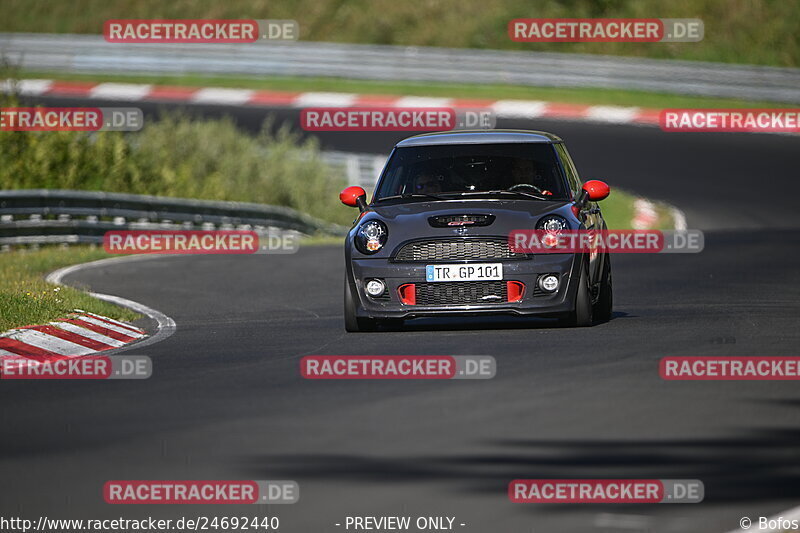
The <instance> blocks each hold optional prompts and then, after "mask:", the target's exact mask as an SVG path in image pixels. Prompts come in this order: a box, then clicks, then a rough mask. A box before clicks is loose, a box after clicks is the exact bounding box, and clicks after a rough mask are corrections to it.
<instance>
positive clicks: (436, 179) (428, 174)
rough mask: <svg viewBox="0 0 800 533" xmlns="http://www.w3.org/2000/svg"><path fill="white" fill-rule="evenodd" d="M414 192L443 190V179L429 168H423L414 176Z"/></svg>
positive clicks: (429, 192)
mask: <svg viewBox="0 0 800 533" xmlns="http://www.w3.org/2000/svg"><path fill="white" fill-rule="evenodd" d="M412 192H413V193H414V194H435V193H437V192H442V179H441V177H440V176H438V175H437V174H435V173H434V172H432V171H430V170H428V169H422V170H420V171H419V172H417V174H416V176H414V190H413V191H412Z"/></svg>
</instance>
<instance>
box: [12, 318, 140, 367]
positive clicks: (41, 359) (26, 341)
mask: <svg viewBox="0 0 800 533" xmlns="http://www.w3.org/2000/svg"><path fill="white" fill-rule="evenodd" d="M146 336H147V332H145V331H144V330H143V329H140V328H137V327H135V326H133V325H131V324H128V323H126V322H121V321H119V320H114V319H113V318H109V317H107V316H102V315H96V314H94V313H89V312H86V311H81V310H80V309H76V310H75V313H71V314H70V315H69V316H68V317H67V318H62V319H59V320H55V321H53V322H49V323H47V324H44V325H39V326H25V327H22V328H16V329H12V330H9V331H6V332H4V333H2V334H0V358H2V359H5V360H22V359H26V360H28V362H29V363H30V364H34V363H48V362H52V361H57V360H60V359H67V358H72V357H80V356H83V355H90V354H94V353H98V352H104V351H106V350H113V349H115V348H121V347H123V346H125V345H127V344H130V343H132V342H135V341H138V340H140V339H143V338H144V337H146Z"/></svg>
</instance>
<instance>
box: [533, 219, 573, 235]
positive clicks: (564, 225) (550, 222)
mask: <svg viewBox="0 0 800 533" xmlns="http://www.w3.org/2000/svg"><path fill="white" fill-rule="evenodd" d="M536 229H538V230H543V231H546V232H548V233H559V232H562V231H564V230H568V229H569V223H568V222H567V219H566V218H564V217H560V216H558V215H547V216H546V217H542V218H540V219H539V222H537V223H536Z"/></svg>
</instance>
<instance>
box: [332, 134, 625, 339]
mask: <svg viewBox="0 0 800 533" xmlns="http://www.w3.org/2000/svg"><path fill="white" fill-rule="evenodd" d="M608 193H609V189H608V186H607V185H606V184H605V183H603V182H601V181H597V180H592V181H589V182H586V183H585V184H581V182H580V181H579V178H578V172H577V170H576V169H575V165H574V164H573V162H572V159H571V158H570V156H569V153H568V152H567V149H566V147H565V146H564V143H563V141H562V140H561V139H560V138H559V137H557V136H555V135H553V134H551V133H545V132H537V131H512V130H493V131H475V132H472V131H453V132H443V133H430V134H424V135H418V136H415V137H410V138H408V139H405V140H403V141H401V142H399V143H398V144H397V145H396V146H395V148H394V150H393V151H392V153H391V155H390V156H389V160H388V162H387V164H386V167H385V168H384V170H383V172H382V174H381V177H380V179H379V180H378V183H377V185H376V188H375V193H374V195H373V198H372V202H370V203H367V199H366V193H365V191H364V189H362V188H361V187H348V188H346V189H345V190H344V191H342V193H341V194H340V196H339V197H340V199H341V200H342V202H343V203H345V204H346V205H349V206H353V207H358V208H359V210H360V215H359V216H358V218H357V219H356V221H355V222H354V224H353V227H352V229H351V230H350V232H349V233H348V235H347V238H346V241H345V257H346V276H345V284H344V316H345V328H346V329H347V331H369V330H373V329H376V328H377V327H378V326H379V325H382V324H383V325H386V326H392V327H395V328H396V327H398V326H401V325H402V323H403V320H405V319H411V318H417V317H432V316H464V315H486V314H513V315H530V316H540V317H550V318H557V319H559V322H560V324H562V325H569V326H589V325H591V324H592V323H594V322H599V321H606V320H609V319H610V317H611V307H612V290H611V264H610V262H609V258H608V254H606V253H589V252H583V253H542V254H533V253H523V252H521V251H519V250H515V249H514V247H512V246H510V245H509V234H510V233H511V232H513V231H515V230H525V229H529V230H533V229H537V230H547V231H554V232H559V231H562V230H581V229H599V230H604V229H606V224H605V221H604V220H603V217H602V214H601V213H600V208H599V207H598V206H597V204H596V203H595V202H597V201H599V200H602V199H604V198H605V197H606V196H608Z"/></svg>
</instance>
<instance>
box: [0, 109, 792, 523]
mask: <svg viewBox="0 0 800 533" xmlns="http://www.w3.org/2000/svg"><path fill="white" fill-rule="evenodd" d="M47 103H51V104H53V103H55V102H53V101H49V102H47ZM58 103H60V104H62V105H63V104H68V103H69V101H67V100H63V99H60V100H59V101H58ZM117 104H118V105H119V103H117ZM99 105H107V103H101V104H99ZM142 107H145V108H147V107H148V105H147V104H142ZM226 109H227V108H226ZM147 111H148V112H149V111H152V109H147ZM199 111H200V112H202V113H204V114H208V115H215V114H218V113H220V112H223V108H202V109H199ZM230 111H231V110H230V109H227V112H230ZM268 112H269V111H268V110H259V109H252V108H250V109H237V110H234V111H233V114H234V116H235V117H236V118H237V120H238V121H239V123H240V124H241V125H242V126H243V127H245V128H248V129H252V128H257V127H258V126H257V125H258V124H259V123H260V122H261V120H262V119H263V118H264V116H265V115H266V114H267V113H268ZM275 113H276V114H277V115H278V118H279V119H287V120H291V119H292V118H296V112H289V111H275ZM500 125H501V126H503V127H527V128H535V129H544V130H548V131H553V132H555V133H557V134H559V135H561V136H562V137H563V138H564V139H565V140H566V141H567V143H568V145H569V147H570V151H571V152H572V154H573V157H574V158H575V159H576V161H577V164H578V168H579V170H580V171H581V173H582V175H583V176H584V177H603V178H605V179H607V180H608V181H609V183H610V184H611V185H612V187H613V186H620V187H624V188H627V189H630V190H634V191H636V192H639V193H642V194H645V195H648V196H651V197H654V198H659V199H664V200H667V201H670V202H672V203H673V204H675V205H677V206H679V207H680V208H681V209H683V210H684V211H685V213H686V215H687V219H688V224H689V227H690V228H699V229H703V230H705V231H706V248H705V250H704V251H703V252H702V253H699V254H691V255H678V254H673V255H664V254H662V255H617V256H615V257H614V258H613V265H614V287H615V316H614V319H613V320H612V321H611V322H609V323H607V324H603V325H599V326H595V327H593V328H583V329H573V330H570V329H556V328H553V327H551V324H550V323H549V322H547V321H520V320H511V319H502V318H495V319H492V320H481V319H469V320H468V321H466V322H453V321H447V320H442V319H437V320H422V321H416V322H412V323H410V324H409V326H408V328H407V330H406V331H403V332H380V333H361V334H347V333H345V332H344V329H343V325H342V316H341V307H342V302H341V286H342V281H341V280H342V276H343V273H344V264H343V263H344V261H343V255H342V250H341V248H340V247H339V246H321V247H304V248H302V249H301V250H300V251H299V252H298V253H297V254H295V255H290V256H286V255H284V256H280V255H276V256H265V255H257V256H240V257H237V256H195V257H168V258H158V259H148V260H144V261H136V262H121V263H117V264H115V265H107V266H103V267H100V268H95V269H87V270H83V271H80V272H77V273H75V274H73V275H71V276H70V277H68V278H67V279H66V281H67V282H69V283H71V284H77V285H85V286H88V287H91V289H92V290H94V291H97V292H101V293H109V294H116V295H120V296H123V297H125V298H129V299H133V300H136V301H139V302H141V303H143V304H145V305H148V306H150V307H154V308H156V309H158V310H160V311H162V312H164V313H166V314H167V315H169V316H171V317H172V318H174V319H175V321H176V322H177V326H178V327H177V331H176V333H175V334H174V335H173V336H172V337H170V338H168V339H167V340H165V341H163V342H161V343H157V344H154V345H150V346H147V347H145V348H143V349H140V350H132V351H129V352H128V353H131V354H142V355H149V356H151V357H152V358H153V361H154V375H153V377H152V378H151V379H150V380H148V381H110V382H57V381H51V382H3V383H2V384H0V404H1V405H2V408H0V412H1V413H2V415H1V416H2V419H0V427H2V435H3V437H2V440H0V476H1V477H0V478H1V479H2V480H3V483H2V488H0V494H1V495H2V497H0V516H9V515H22V516H25V517H27V518H35V517H36V516H38V515H39V514H44V515H47V516H49V517H61V518H66V517H76V518H101V517H117V516H124V517H127V518H143V517H146V516H148V515H150V516H159V517H178V516H184V515H185V516H212V515H219V516H224V515H227V516H233V515H239V516H241V515H246V516H257V515H259V516H263V515H264V514H274V515H277V516H279V517H280V519H281V531H286V532H333V531H343V530H344V527H337V526H336V525H335V524H336V523H343V521H344V518H345V516H348V515H351V516H352V515H369V516H380V515H390V516H395V515H403V516H414V517H416V516H420V515H425V516H428V515H432V516H454V517H455V518H456V524H461V523H464V524H465V526H463V527H462V526H458V525H457V526H456V530H458V531H465V532H482V533H485V532H502V533H505V532H509V533H511V532H526V533H534V532H535V533H541V532H546V533H550V532H587V531H604V532H616V531H620V532H622V531H627V532H631V531H653V532H672V531H676V532H677V531H680V532H725V531H729V530H734V529H738V523H739V519H740V518H741V517H742V516H749V517H751V518H753V519H754V521H755V520H757V517H758V516H770V515H773V514H775V513H778V512H780V511H783V510H785V509H788V508H792V507H795V506H797V505H798V502H800V461H799V460H798V459H800V416H798V413H800V390H798V386H797V383H793V382H711V381H709V382H667V381H663V380H661V379H660V378H659V375H658V361H659V359H660V358H661V357H663V356H680V355H719V356H735V355H739V356H745V355H761V356H780V355H784V356H785V355H798V348H797V347H798V345H800V333H798V327H797V325H798V316H800V294H798V292H799V291H798V287H800V268H799V267H800V251H799V250H800V248H799V247H798V245H799V244H800V235H799V234H798V232H797V229H798V225H800V223H799V222H798V220H800V218H798V217H797V216H796V212H797V205H798V204H797V197H798V196H797V193H798V192H800V191H799V190H798V189H799V188H798V186H797V177H796V176H797V162H798V154H800V139H798V138H796V137H791V136H778V135H739V134H725V135H722V134H721V135H710V134H667V133H662V132H660V131H659V130H658V129H656V128H648V127H631V126H611V125H593V124H586V123H578V122H555V121H541V122H538V121H537V122H527V123H526V122H523V121H509V122H503V123H501V124H500ZM397 138H398V135H396V134H387V135H379V134H362V135H358V134H330V135H325V136H323V137H321V141H322V143H323V145H324V146H325V147H329V148H336V149H345V150H357V151H365V152H366V151H369V152H376V153H385V152H387V151H388V150H389V149H390V147H391V145H392V143H393V141H395V140H396V139H397ZM311 354H321V355H359V354H369V355H493V356H494V357H495V358H496V359H497V364H498V369H497V376H496V377H495V378H494V379H492V380H481V381H470V380H464V381H459V380H457V381H432V382H424V381H309V380H304V379H302V378H301V377H300V376H299V361H300V358H301V357H302V356H304V355H311ZM516 478H651V479H652V478H656V479H700V480H702V481H703V482H704V483H705V490H706V498H705V501H704V502H703V503H700V504H693V505H530V504H528V505H526V504H512V503H510V502H509V500H508V497H507V495H506V490H507V485H508V482H509V481H511V480H513V479H516ZM110 479H293V480H296V481H298V482H299V483H300V488H301V497H300V502H299V503H297V504H295V505H285V506H270V507H264V506H256V507H253V506H247V507H245V506H233V507H230V506H218V507H212V506H204V507H200V506H140V505H135V506H111V505H106V504H104V503H103V501H102V494H101V490H102V486H103V484H104V483H105V482H106V481H107V480H110ZM753 531H757V528H755V527H754V528H753Z"/></svg>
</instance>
